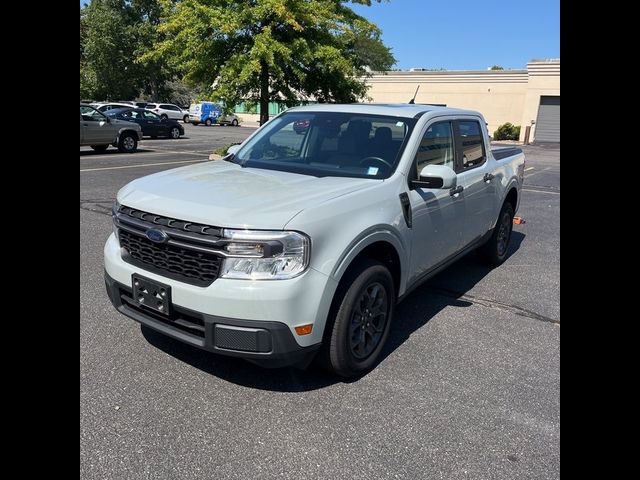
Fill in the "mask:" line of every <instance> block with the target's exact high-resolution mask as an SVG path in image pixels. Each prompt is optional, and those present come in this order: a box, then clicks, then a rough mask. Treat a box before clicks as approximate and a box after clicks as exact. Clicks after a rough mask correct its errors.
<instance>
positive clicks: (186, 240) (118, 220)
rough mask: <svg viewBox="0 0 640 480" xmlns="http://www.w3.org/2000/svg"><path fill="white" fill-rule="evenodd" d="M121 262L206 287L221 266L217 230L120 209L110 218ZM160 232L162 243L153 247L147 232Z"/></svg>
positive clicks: (216, 275) (128, 209) (126, 208)
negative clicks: (154, 230)
mask: <svg viewBox="0 0 640 480" xmlns="http://www.w3.org/2000/svg"><path fill="white" fill-rule="evenodd" d="M114 223H115V226H116V228H117V231H118V239H119V241H120V246H121V247H122V249H123V255H122V259H123V260H124V261H126V262H128V263H131V264H132V265H135V266H137V267H140V268H142V269H145V270H147V271H150V272H153V273H157V274H158V275H162V276H165V277H168V278H173V279H175V280H180V281H182V282H185V283H189V284H191V285H197V286H208V285H211V283H212V282H213V281H214V280H215V279H216V278H218V273H219V271H220V265H221V263H222V252H220V254H218V253H217V252H218V251H221V246H222V245H221V243H220V236H221V234H222V231H221V229H220V228H219V227H212V226H209V225H202V224H199V223H192V222H188V221H184V220H177V219H174V218H169V217H164V216H161V215H155V214H152V213H147V212H142V211H140V210H134V209H132V208H130V207H126V206H124V205H122V206H120V209H119V210H118V212H116V215H115V217H114ZM151 228H155V229H161V230H162V231H164V232H165V233H166V234H167V235H168V236H169V240H168V242H166V243H155V242H153V241H151V240H150V239H149V238H147V236H146V232H147V230H149V229H151Z"/></svg>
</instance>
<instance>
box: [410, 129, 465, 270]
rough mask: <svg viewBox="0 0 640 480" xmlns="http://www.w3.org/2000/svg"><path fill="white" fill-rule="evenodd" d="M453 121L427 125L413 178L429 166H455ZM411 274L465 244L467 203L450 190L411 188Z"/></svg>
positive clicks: (426, 267) (416, 156)
mask: <svg viewBox="0 0 640 480" xmlns="http://www.w3.org/2000/svg"><path fill="white" fill-rule="evenodd" d="M455 150H456V148H455V142H454V134H453V122H452V121H449V120H446V121H437V122H435V123H431V124H429V125H428V126H427V127H426V130H425V132H424V134H423V136H422V140H421V142H420V145H419V147H418V150H417V152H416V154H415V158H414V163H413V166H412V172H411V174H412V175H413V179H415V180H417V179H418V175H419V173H420V171H421V170H422V169H423V168H424V167H425V166H427V165H446V166H448V167H451V168H452V169H453V168H454V166H455V153H456V151H455ZM408 195H409V201H410V204H411V213H412V215H411V216H412V240H411V275H410V279H409V282H412V281H413V280H415V279H417V278H419V277H420V276H422V275H424V274H425V273H427V272H428V271H430V270H432V269H433V268H434V267H436V266H437V265H438V264H440V263H442V262H443V261H444V260H446V259H448V258H449V257H451V256H452V255H454V254H455V253H456V252H457V251H458V250H459V249H460V248H461V245H462V233H461V231H462V229H463V228H464V225H463V219H464V216H465V215H464V202H463V201H462V198H461V196H460V195H459V194H456V195H452V192H451V191H450V190H449V189H442V188H411V187H409V191H408Z"/></svg>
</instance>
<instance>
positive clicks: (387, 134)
mask: <svg viewBox="0 0 640 480" xmlns="http://www.w3.org/2000/svg"><path fill="white" fill-rule="evenodd" d="M374 139H375V141H376V142H379V143H388V142H391V141H392V140H393V135H392V134H391V129H390V128H389V127H378V128H376V135H375V137H374Z"/></svg>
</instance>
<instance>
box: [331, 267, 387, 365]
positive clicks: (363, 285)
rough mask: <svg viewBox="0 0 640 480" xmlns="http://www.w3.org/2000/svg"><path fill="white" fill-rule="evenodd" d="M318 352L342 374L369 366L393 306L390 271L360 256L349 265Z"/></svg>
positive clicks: (382, 341) (376, 357) (375, 359)
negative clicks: (360, 259) (352, 264)
mask: <svg viewBox="0 0 640 480" xmlns="http://www.w3.org/2000/svg"><path fill="white" fill-rule="evenodd" d="M335 295H336V296H335V297H334V304H333V306H332V309H331V313H330V316H329V319H328V323H327V326H326V328H327V331H326V332H325V338H324V341H323V345H322V350H321V352H320V358H319V360H320V362H321V363H322V364H323V366H324V367H325V368H326V369H328V370H329V371H331V372H333V373H336V374H338V375H340V376H342V377H354V376H356V375H360V374H363V373H365V372H367V371H368V370H370V369H371V368H373V367H374V366H375V365H376V364H377V363H378V360H379V357H380V352H381V351H382V349H383V348H384V344H385V342H386V340H387V337H388V336H389V329H390V327H391V322H392V319H393V310H394V306H395V301H396V298H395V289H394V285H393V278H392V277H391V273H390V272H389V270H388V269H387V267H385V266H384V265H383V264H382V263H380V262H377V261H375V260H371V259H363V260H362V261H360V262H359V263H357V264H355V265H354V266H353V267H350V270H349V271H348V272H347V273H346V274H345V276H344V277H343V279H342V281H341V282H340V286H339V287H338V289H337V291H336V294H335Z"/></svg>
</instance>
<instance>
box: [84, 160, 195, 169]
mask: <svg viewBox="0 0 640 480" xmlns="http://www.w3.org/2000/svg"><path fill="white" fill-rule="evenodd" d="M206 161H207V160H182V161H180V162H159V163H141V164H139V165H124V166H122V167H102V168H84V169H83V168H81V169H80V171H81V172H97V171H99V170H119V169H121V168H139V167H155V166H157V165H176V164H178V163H198V162H206Z"/></svg>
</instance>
